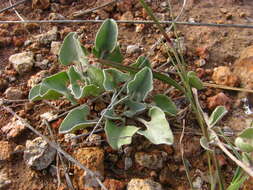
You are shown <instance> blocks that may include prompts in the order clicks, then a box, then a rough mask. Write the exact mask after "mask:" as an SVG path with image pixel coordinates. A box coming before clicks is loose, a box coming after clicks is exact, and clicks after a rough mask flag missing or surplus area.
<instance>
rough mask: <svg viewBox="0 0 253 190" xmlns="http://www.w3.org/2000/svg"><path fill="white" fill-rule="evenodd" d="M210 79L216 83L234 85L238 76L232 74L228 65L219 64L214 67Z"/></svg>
mask: <svg viewBox="0 0 253 190" xmlns="http://www.w3.org/2000/svg"><path fill="white" fill-rule="evenodd" d="M212 79H213V81H214V82H215V83H216V84H220V85H226V86H231V87H234V86H236V85H237V83H238V77H237V76H236V75H235V74H233V73H232V72H231V70H230V68H229V67H225V66H220V67H216V68H215V69H214V72H213V75H212Z"/></svg>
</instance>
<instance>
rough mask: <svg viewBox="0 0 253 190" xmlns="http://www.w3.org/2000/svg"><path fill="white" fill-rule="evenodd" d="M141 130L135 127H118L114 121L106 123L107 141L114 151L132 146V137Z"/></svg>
mask: <svg viewBox="0 0 253 190" xmlns="http://www.w3.org/2000/svg"><path fill="white" fill-rule="evenodd" d="M138 130H139V128H137V127H135V126H121V127H118V126H116V125H115V124H114V123H113V122H112V121H110V120H107V121H106V123H105V134H106V137H107V141H108V143H109V144H110V146H111V147H112V148H113V149H119V148H120V147H121V146H122V145H126V144H130V143H131V142H132V136H133V135H134V134H135V133H136V132H137V131H138Z"/></svg>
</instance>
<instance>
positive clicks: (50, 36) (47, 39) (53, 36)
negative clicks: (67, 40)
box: [34, 26, 58, 45]
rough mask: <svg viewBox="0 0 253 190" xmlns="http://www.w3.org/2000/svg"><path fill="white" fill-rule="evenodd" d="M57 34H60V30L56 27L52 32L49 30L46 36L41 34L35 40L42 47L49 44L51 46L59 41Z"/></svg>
mask: <svg viewBox="0 0 253 190" xmlns="http://www.w3.org/2000/svg"><path fill="white" fill-rule="evenodd" d="M57 34H58V29H57V27H56V26H55V27H53V29H52V30H49V31H48V32H46V33H44V34H39V35H37V36H35V37H34V39H35V41H37V42H38V43H39V44H41V45H47V44H50V43H51V42H52V41H56V40H57Z"/></svg>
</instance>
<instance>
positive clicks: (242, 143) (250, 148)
mask: <svg viewBox="0 0 253 190" xmlns="http://www.w3.org/2000/svg"><path fill="white" fill-rule="evenodd" d="M235 145H236V146H237V147H238V148H239V149H240V150H241V151H243V152H253V144H252V141H250V140H248V139H245V138H241V137H237V138H236V139H235Z"/></svg>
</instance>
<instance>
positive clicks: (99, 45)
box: [95, 19, 118, 58]
mask: <svg viewBox="0 0 253 190" xmlns="http://www.w3.org/2000/svg"><path fill="white" fill-rule="evenodd" d="M117 38H118V26H117V24H116V22H115V21H114V20H113V19H106V20H105V21H104V22H103V24H102V26H101V27H100V28H99V30H98V32H97V35H96V39H95V50H96V52H98V55H99V58H104V55H105V54H108V53H111V52H113V50H114V48H115V47H116V45H117Z"/></svg>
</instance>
